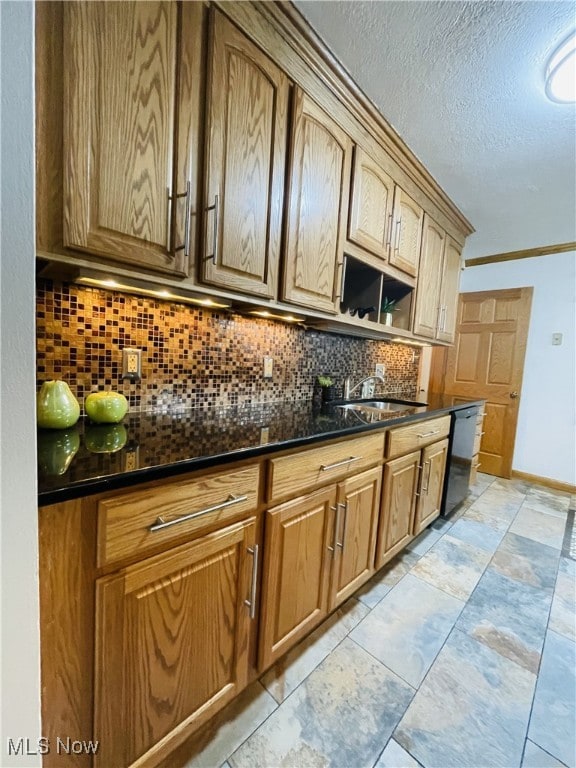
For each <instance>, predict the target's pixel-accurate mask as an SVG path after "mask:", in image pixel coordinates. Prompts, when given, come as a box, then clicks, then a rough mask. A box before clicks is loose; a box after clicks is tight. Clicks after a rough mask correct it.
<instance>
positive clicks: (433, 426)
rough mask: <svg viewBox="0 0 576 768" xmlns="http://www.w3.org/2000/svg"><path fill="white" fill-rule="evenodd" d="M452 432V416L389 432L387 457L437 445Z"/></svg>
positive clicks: (390, 457) (419, 422)
mask: <svg viewBox="0 0 576 768" xmlns="http://www.w3.org/2000/svg"><path fill="white" fill-rule="evenodd" d="M449 432H450V416H449V415H448V414H447V415H446V416H439V417H438V418H436V419H428V420H427V421H417V422H416V423H415V424H409V425H408V426H407V427H398V428H397V429H391V430H390V431H389V432H388V446H387V451H386V455H387V457H388V458H389V459H393V458H394V457H395V456H402V455H403V454H404V453H409V452H410V451H416V450H418V449H419V448H423V447H424V446H425V445H430V443H435V442H436V440H441V439H442V438H443V437H447V436H448V434H449Z"/></svg>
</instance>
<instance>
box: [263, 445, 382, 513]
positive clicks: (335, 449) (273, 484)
mask: <svg viewBox="0 0 576 768" xmlns="http://www.w3.org/2000/svg"><path fill="white" fill-rule="evenodd" d="M383 451H384V434H379V435H366V436H364V437H356V438H354V439H352V440H343V441H339V442H337V443H333V444H332V445H326V446H322V447H320V448H311V449H309V450H300V451H297V452H296V453H293V454H291V455H290V456H280V457H279V458H277V459H275V458H272V459H271V460H270V461H269V464H268V500H269V501H271V500H272V499H280V498H285V497H286V496H288V495H292V496H294V495H296V494H297V493H301V492H302V491H304V490H306V489H309V488H313V487H315V486H318V485H325V484H326V483H328V482H331V481H334V480H339V479H340V478H342V477H346V476H350V475H352V474H356V473H357V472H359V471H362V470H363V469H366V468H367V467H369V466H371V465H373V464H375V463H376V462H379V461H381V460H382V456H383Z"/></svg>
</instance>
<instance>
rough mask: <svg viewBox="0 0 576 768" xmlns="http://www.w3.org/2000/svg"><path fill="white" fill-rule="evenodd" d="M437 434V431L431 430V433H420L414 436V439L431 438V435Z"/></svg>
mask: <svg viewBox="0 0 576 768" xmlns="http://www.w3.org/2000/svg"><path fill="white" fill-rule="evenodd" d="M439 432H440V430H439V429H433V430H432V432H421V433H420V434H419V435H416V437H432V435H437V434H438V433H439Z"/></svg>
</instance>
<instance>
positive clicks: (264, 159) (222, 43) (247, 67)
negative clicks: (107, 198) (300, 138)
mask: <svg viewBox="0 0 576 768" xmlns="http://www.w3.org/2000/svg"><path fill="white" fill-rule="evenodd" d="M209 62H210V63H209V72H208V106H207V125H206V194H205V215H204V221H205V230H204V254H203V258H202V260H201V265H200V267H201V269H200V272H201V278H202V280H203V281H204V282H207V283H211V284H213V285H219V286H222V287H224V288H229V289H231V290H236V291H240V292H245V293H250V294H256V295H259V296H264V297H274V296H275V295H276V292H277V282H278V267H279V259H280V239H281V227H282V212H283V200H284V174H285V158H286V144H287V127H288V126H287V119H288V78H287V77H286V75H285V74H284V73H283V72H282V70H281V69H280V68H279V67H277V66H276V65H275V64H274V63H273V62H272V61H271V59H269V58H268V57H267V56H266V55H265V54H264V53H262V51H261V50H260V49H259V48H257V47H256V46H255V45H254V44H253V43H251V42H250V41H249V40H248V38H247V37H246V36H245V35H243V34H242V33H241V32H240V31H239V30H238V28H237V27H235V26H234V25H233V24H232V23H231V22H230V21H228V20H227V19H226V18H225V17H224V16H223V15H222V14H221V13H219V12H217V11H214V10H213V11H212V16H211V27H210V51H209Z"/></svg>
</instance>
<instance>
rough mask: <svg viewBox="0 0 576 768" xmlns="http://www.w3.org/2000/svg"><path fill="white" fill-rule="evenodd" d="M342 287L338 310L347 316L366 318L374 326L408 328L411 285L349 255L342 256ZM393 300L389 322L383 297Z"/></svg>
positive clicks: (410, 314) (412, 290) (410, 311)
mask: <svg viewBox="0 0 576 768" xmlns="http://www.w3.org/2000/svg"><path fill="white" fill-rule="evenodd" d="M343 285H344V290H343V292H342V294H343V295H342V300H341V302H340V312H341V313H342V314H343V315H346V316H347V318H348V319H350V318H358V319H359V320H360V321H362V320H364V321H367V320H368V321H370V322H373V323H374V324H375V327H382V329H384V328H390V327H393V328H399V329H402V330H405V331H408V330H410V319H411V316H412V300H413V296H414V288H413V287H412V286H411V285H406V284H405V283H402V282H401V281H400V280H397V279H396V278H394V277H390V276H389V275H386V274H384V273H383V272H380V270H378V269H375V268H374V267H371V266H370V265H369V264H365V263H364V262H362V261H360V260H359V259H355V258H354V257H352V256H346V257H345V260H344V279H343ZM386 300H388V301H394V302H395V304H394V311H393V312H392V313H391V315H392V325H391V326H390V324H388V323H386V320H387V319H389V318H388V317H386V313H385V312H384V311H383V305H384V304H385V301H386Z"/></svg>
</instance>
